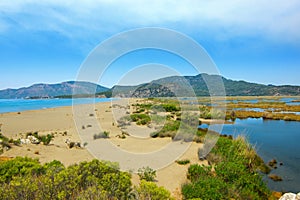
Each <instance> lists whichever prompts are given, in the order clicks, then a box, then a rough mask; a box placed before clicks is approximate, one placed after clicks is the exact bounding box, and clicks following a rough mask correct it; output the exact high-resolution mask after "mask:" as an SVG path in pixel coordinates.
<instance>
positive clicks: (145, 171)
mask: <svg viewBox="0 0 300 200" xmlns="http://www.w3.org/2000/svg"><path fill="white" fill-rule="evenodd" d="M138 175H139V177H140V180H145V181H154V180H155V178H156V171H155V170H153V169H151V168H150V167H143V168H140V169H138Z"/></svg>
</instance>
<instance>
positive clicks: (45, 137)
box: [38, 134, 54, 145]
mask: <svg viewBox="0 0 300 200" xmlns="http://www.w3.org/2000/svg"><path fill="white" fill-rule="evenodd" d="M53 138H54V136H53V135H51V134H47V135H43V136H39V137H38V139H39V140H40V141H42V142H43V144H44V145H48V144H49V143H50V142H51V140H52V139H53Z"/></svg>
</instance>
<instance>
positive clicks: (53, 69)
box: [0, 0, 300, 89]
mask: <svg viewBox="0 0 300 200" xmlns="http://www.w3.org/2000/svg"><path fill="white" fill-rule="evenodd" d="M143 27H162V28H168V29H172V30H175V31H178V32H180V33H183V34H186V35H187V36H188V37H191V38H192V39H194V40H195V41H197V42H198V43H199V44H200V45H202V46H203V47H204V48H205V50H206V51H207V52H208V54H209V55H210V56H211V58H212V59H213V61H214V62H215V63H216V66H217V67H218V70H219V72H220V74H221V75H223V76H225V77H226V78H230V79H234V80H246V81H250V82H258V83H264V84H275V85H281V84H292V85H300V77H299V75H300V1H298V0H280V1H279V0H275V1H272V2H270V1H267V0H261V1H259V0H243V1H238V0H231V1H221V0H219V1H218V0H213V1H206V0H203V1H202V0H198V1H196V0H194V1H189V0H187V1H180V2H179V3H178V2H176V1H171V0H170V1H169V0H166V1H160V0H151V1H145V0H142V1H133V0H132V1H129V0H126V1H108V0H97V1H91V0H88V1H71V0H67V1H63V0H62V1H58V0H51V1H50V0H44V1H37V0H15V1H6V0H0V67H1V68H0V69H1V73H0V89H5V88H18V87H22V86H29V85H31V84H34V83H41V82H43V83H57V82H62V81H67V80H75V79H76V77H77V73H78V71H79V69H80V66H81V64H82V63H83V62H84V60H85V59H86V58H87V56H88V55H89V53H90V52H91V51H92V50H93V49H94V48H95V47H96V46H97V45H98V44H99V43H101V42H103V41H104V40H106V39H107V38H110V37H112V36H113V35H115V34H118V33H120V32H123V31H128V30H130V29H135V28H143ZM151 63H156V64H155V65H152V66H151ZM159 66H168V67H163V68H164V69H162V68H161V69H162V70H161V71H160V70H158V68H159ZM167 68H168V69H169V70H167ZM141 69H143V70H141ZM152 69H153V70H152ZM129 72H130V73H131V74H134V76H135V77H137V78H136V79H129V78H128V77H127V78H126V74H130V73H129ZM132 72H136V73H132ZM196 73H197V71H195V70H194V69H193V67H192V66H189V65H188V64H187V63H185V62H184V61H183V60H182V59H180V58H178V57H176V56H174V55H171V54H169V53H166V52H159V51H155V50H153V51H152V50H146V51H143V52H133V53H131V54H128V55H124V56H123V57H122V58H120V59H119V60H117V61H116V62H115V63H114V64H112V66H111V67H110V68H109V69H108V70H107V72H106V74H104V75H103V77H102V78H101V81H100V84H103V85H105V86H108V87H111V86H112V85H114V84H120V83H122V84H135V83H141V82H146V81H149V80H151V79H153V78H159V77H162V76H166V75H172V74H180V75H196Z"/></svg>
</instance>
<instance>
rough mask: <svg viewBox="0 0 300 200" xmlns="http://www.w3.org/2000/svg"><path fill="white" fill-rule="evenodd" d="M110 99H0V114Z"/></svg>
mask: <svg viewBox="0 0 300 200" xmlns="http://www.w3.org/2000/svg"><path fill="white" fill-rule="evenodd" d="M112 100H113V99H111V98H95V99H94V98H80V99H0V113H6V112H21V111H25V110H40V109H47V108H55V107H61V106H71V105H73V103H74V104H76V105H77V104H91V103H98V102H110V101H112Z"/></svg>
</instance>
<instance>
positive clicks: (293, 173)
mask: <svg viewBox="0 0 300 200" xmlns="http://www.w3.org/2000/svg"><path fill="white" fill-rule="evenodd" d="M222 134H227V135H233V136H235V137H236V136H238V135H241V134H242V135H245V136H246V137H247V138H248V140H249V141H250V143H251V144H253V145H254V146H255V148H256V150H257V152H258V154H259V155H260V156H261V157H262V158H263V159H264V161H265V162H266V163H267V162H269V161H270V160H271V159H273V158H275V159H276V160H277V161H278V163H279V162H282V163H283V165H282V166H280V165H279V164H278V165H277V166H278V168H277V169H273V170H272V171H271V173H274V174H277V175H279V176H281V177H282V178H283V181H282V182H273V181H272V180H270V179H269V178H268V177H264V180H265V181H266V182H267V184H268V186H269V187H270V189H272V190H276V191H291V192H299V188H300V167H299V166H300V145H299V142H300V122H290V121H282V120H263V119H252V118H249V119H245V120H240V119H237V120H236V122H235V124H232V125H231V124H225V125H224V126H223V130H222Z"/></svg>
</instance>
